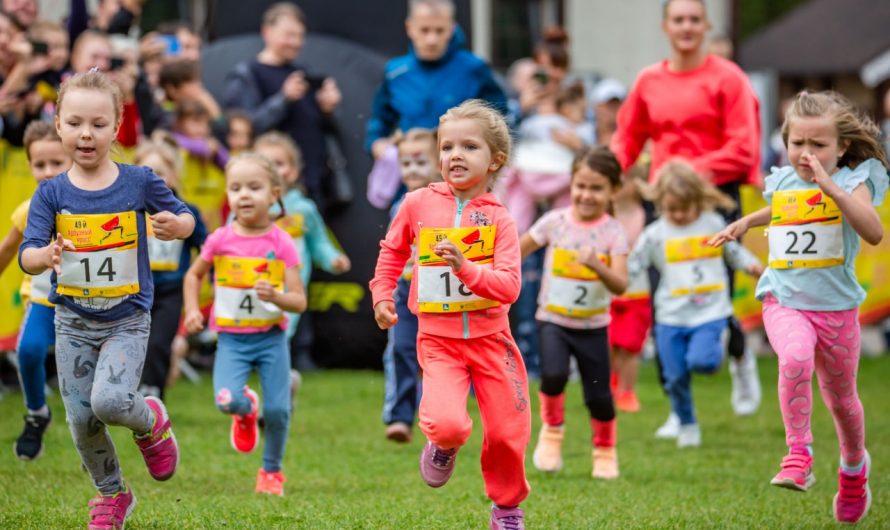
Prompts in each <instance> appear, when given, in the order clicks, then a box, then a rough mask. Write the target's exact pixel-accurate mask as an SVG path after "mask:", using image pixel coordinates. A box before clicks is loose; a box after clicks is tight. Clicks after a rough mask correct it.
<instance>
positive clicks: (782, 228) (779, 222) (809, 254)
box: [767, 189, 844, 269]
mask: <svg viewBox="0 0 890 530" xmlns="http://www.w3.org/2000/svg"><path fill="white" fill-rule="evenodd" d="M767 234H768V239H769V266H770V267H771V268H773V269H794V268H820V267H834V266H836V265H841V264H843V263H844V233H843V216H842V215H841V211H840V209H839V208H838V207H837V204H836V203H835V202H834V200H833V199H832V198H831V197H828V196H827V195H825V194H824V193H823V192H822V190H819V189H810V190H791V191H777V192H776V193H774V194H773V207H772V217H771V219H770V225H769V230H768V231H767Z"/></svg>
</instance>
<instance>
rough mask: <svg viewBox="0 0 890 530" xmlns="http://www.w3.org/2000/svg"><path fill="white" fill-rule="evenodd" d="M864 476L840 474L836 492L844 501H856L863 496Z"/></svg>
mask: <svg viewBox="0 0 890 530" xmlns="http://www.w3.org/2000/svg"><path fill="white" fill-rule="evenodd" d="M865 483H866V478H865V476H859V475H847V474H846V473H841V474H840V487H838V493H839V494H840V497H841V498H842V499H844V500H845V501H857V500H859V499H861V498H863V497H864V496H865Z"/></svg>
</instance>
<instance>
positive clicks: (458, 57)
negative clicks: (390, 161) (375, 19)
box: [365, 0, 507, 159]
mask: <svg viewBox="0 0 890 530" xmlns="http://www.w3.org/2000/svg"><path fill="white" fill-rule="evenodd" d="M454 11H455V7H454V2H452V1H451V0H411V1H410V3H409V5H408V19H407V20H406V21H405V29H406V31H407V33H408V38H409V39H410V40H411V44H410V46H409V49H408V53H407V54H406V55H403V56H401V57H396V58H395V59H392V60H391V61H389V63H387V65H386V74H385V77H384V79H383V84H382V85H380V88H379V89H378V90H377V95H376V96H375V97H374V105H373V109H372V114H371V118H370V119H369V120H368V129H367V137H366V140H365V148H366V149H368V150H369V151H370V152H371V154H373V155H374V158H375V159H377V158H380V156H382V155H383V153H384V152H385V151H386V149H387V147H389V146H390V143H391V142H390V139H389V137H390V135H392V133H393V132H395V131H396V130H397V129H398V130H402V131H407V130H408V129H411V128H413V127H424V128H428V129H432V128H435V127H436V126H437V125H438V124H439V116H441V115H442V114H444V113H445V111H446V110H448V109H449V108H451V107H454V106H456V105H460V104H461V103H463V102H464V101H465V100H467V99H473V98H479V99H484V100H486V101H488V102H489V103H491V104H492V105H494V106H495V107H497V108H498V109H500V110H501V112H504V113H506V110H507V99H506V96H505V95H504V91H503V89H502V88H501V86H500V85H499V84H498V82H497V81H496V80H495V79H494V77H493V76H492V73H491V69H490V68H489V67H488V65H487V64H486V63H485V61H483V60H482V59H480V58H479V57H476V56H475V55H473V54H472V53H470V52H469V51H467V50H465V49H464V44H465V40H466V39H465V37H464V34H463V32H462V31H461V29H460V28H459V27H458V26H457V24H456V23H455V20H454Z"/></svg>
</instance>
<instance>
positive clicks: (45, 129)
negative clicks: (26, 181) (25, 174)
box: [23, 120, 62, 161]
mask: <svg viewBox="0 0 890 530" xmlns="http://www.w3.org/2000/svg"><path fill="white" fill-rule="evenodd" d="M44 140H47V141H50V142H59V143H62V139H61V138H59V133H58V132H56V128H55V127H53V126H52V124H51V123H49V122H45V121H41V120H35V121H32V122H31V123H29V124H28V126H27V127H25V136H24V141H23V144H24V146H25V156H27V157H28V161H30V160H31V144H33V143H34V142H41V141H44Z"/></svg>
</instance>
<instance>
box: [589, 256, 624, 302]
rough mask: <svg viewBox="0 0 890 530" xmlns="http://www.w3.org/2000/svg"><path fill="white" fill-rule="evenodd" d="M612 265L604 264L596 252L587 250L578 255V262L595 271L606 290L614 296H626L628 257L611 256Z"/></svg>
mask: <svg viewBox="0 0 890 530" xmlns="http://www.w3.org/2000/svg"><path fill="white" fill-rule="evenodd" d="M609 260H610V262H611V264H610V265H606V264H605V263H603V262H602V261H601V260H600V259H599V256H597V254H596V252H594V251H593V250H592V249H591V248H589V247H588V248H586V249H584V250H582V251H581V253H580V254H579V255H578V261H579V262H581V263H582V264H583V265H585V266H587V267H589V268H590V269H592V270H593V272H595V273H596V274H597V275H598V276H599V277H600V281H602V282H603V285H605V286H606V289H608V290H609V292H611V293H612V294H624V291H626V290H627V256H626V255H624V254H619V255H615V254H612V255H611V256H609Z"/></svg>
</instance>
